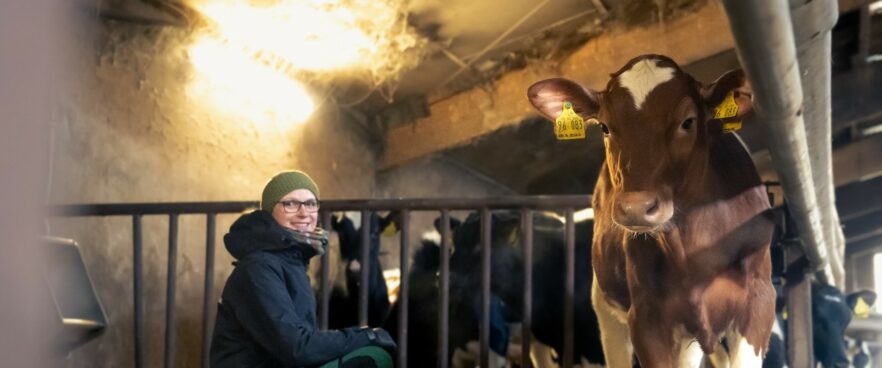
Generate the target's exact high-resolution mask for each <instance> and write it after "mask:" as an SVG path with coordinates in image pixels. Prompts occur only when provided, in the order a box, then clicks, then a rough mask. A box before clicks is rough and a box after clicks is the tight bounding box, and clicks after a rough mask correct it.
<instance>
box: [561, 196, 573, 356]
mask: <svg viewBox="0 0 882 368" xmlns="http://www.w3.org/2000/svg"><path fill="white" fill-rule="evenodd" d="M573 212H574V211H573V209H572V208H567V210H566V219H567V223H566V230H565V231H566V240H567V248H566V251H567V253H566V256H565V257H564V261H566V265H565V266H564V270H565V271H564V277H565V279H564V300H563V302H564V356H563V367H564V368H572V367H573V324H574V321H575V315H574V314H573V304H574V300H575V291H574V290H575V288H576V222H575V221H574V220H573Z"/></svg>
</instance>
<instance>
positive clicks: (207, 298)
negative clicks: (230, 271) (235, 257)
mask: <svg viewBox="0 0 882 368" xmlns="http://www.w3.org/2000/svg"><path fill="white" fill-rule="evenodd" d="M216 220H217V215H216V214H214V213H209V214H206V215H205V285H204V287H203V288H202V290H203V291H202V367H204V368H209V363H210V361H211V359H210V357H209V352H210V350H211V331H212V328H211V311H213V310H214V308H216V305H215V303H214V302H213V299H214V241H215V233H216V232H217V231H216V227H217V226H216V225H215V224H216Z"/></svg>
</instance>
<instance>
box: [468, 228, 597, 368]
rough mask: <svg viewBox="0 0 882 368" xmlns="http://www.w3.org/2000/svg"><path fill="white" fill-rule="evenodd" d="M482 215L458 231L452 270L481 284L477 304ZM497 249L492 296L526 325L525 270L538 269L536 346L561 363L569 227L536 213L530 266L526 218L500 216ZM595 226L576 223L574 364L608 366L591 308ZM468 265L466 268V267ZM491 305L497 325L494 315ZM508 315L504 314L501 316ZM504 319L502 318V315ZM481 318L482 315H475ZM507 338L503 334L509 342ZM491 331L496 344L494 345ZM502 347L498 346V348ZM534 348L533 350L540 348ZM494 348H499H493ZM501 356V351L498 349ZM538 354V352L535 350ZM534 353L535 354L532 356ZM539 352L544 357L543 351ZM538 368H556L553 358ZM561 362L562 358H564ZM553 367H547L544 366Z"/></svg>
mask: <svg viewBox="0 0 882 368" xmlns="http://www.w3.org/2000/svg"><path fill="white" fill-rule="evenodd" d="M480 225H481V224H480V216H478V214H477V213H473V214H471V215H470V216H469V217H468V218H467V219H466V220H465V221H464V222H463V224H462V225H461V226H459V227H458V228H457V229H456V232H455V234H454V241H455V243H456V252H454V256H453V258H452V259H451V265H453V266H452V269H453V270H454V272H455V275H456V276H460V275H464V276H465V277H464V279H466V280H474V282H475V283H476V285H475V286H474V287H470V288H467V290H471V292H472V295H473V297H472V298H473V299H474V300H480V285H479V284H477V283H479V282H480V278H481V266H480V258H481V247H480V229H481V226H480ZM491 225H492V237H491V244H492V247H493V250H492V257H491V267H492V271H491V274H492V277H491V292H492V294H493V295H494V297H496V298H498V299H499V300H501V301H502V305H504V306H505V310H508V311H509V312H510V314H511V315H512V318H509V320H511V319H514V320H516V321H520V320H521V319H522V318H523V307H522V306H523V286H524V285H523V283H522V282H520V280H523V279H524V271H525V269H526V267H528V266H530V267H532V270H533V288H532V293H533V298H532V308H531V310H532V313H531V317H532V321H533V323H532V331H531V332H532V333H533V336H534V337H535V340H534V341H538V342H539V343H541V344H543V345H546V346H548V347H549V348H551V349H553V350H555V351H556V352H557V357H558V358H561V357H562V355H563V347H564V341H563V339H564V321H563V319H564V303H563V302H564V285H565V283H564V276H565V275H564V271H565V269H566V267H565V263H564V262H565V260H566V243H565V239H564V222H563V221H561V219H560V218H558V217H557V216H556V215H553V214H548V213H543V212H535V213H534V214H533V226H532V230H533V255H532V259H533V262H532V264H531V265H526V264H525V263H524V259H523V256H522V255H523V251H522V249H521V238H522V236H523V234H522V232H521V216H520V214H519V213H517V212H494V213H493V215H492V216H491ZM592 225H593V222H591V221H581V222H576V224H575V238H576V244H575V260H574V263H575V272H576V275H575V285H574V304H575V316H574V317H575V320H574V324H573V326H572V327H573V329H574V330H573V335H574V336H573V337H574V341H573V342H574V346H573V347H574V349H573V361H574V362H577V363H578V362H582V363H594V364H603V353H602V351H601V347H600V345H601V344H600V336H599V331H598V327H597V316H596V315H595V313H594V310H593V309H592V307H591V249H590V247H591V237H592V236H591V235H592V232H593V230H592ZM463 266H465V267H463ZM492 306H493V304H492V302H491V326H492V325H493V323H492V322H493V321H494V319H493V318H492V317H493V315H494V313H493V312H494V310H493V309H492ZM498 312H500V313H501V312H503V311H498ZM497 314H499V313H497ZM475 315H476V316H479V311H475ZM504 335H505V334H497V336H499V337H500V338H506V336H504ZM492 337H493V332H491V343H492V342H493V338H492ZM497 346H498V345H497ZM538 346H539V345H538V344H535V343H534V344H532V345H531V348H536V347H538ZM491 347H493V345H492V344H491ZM495 350H496V351H497V352H499V350H500V349H498V348H497V349H495ZM534 352H535V351H534ZM531 353H533V352H531ZM537 353H538V352H537ZM533 357H534V358H536V359H537V361H536V362H535V363H536V364H537V365H538V366H545V365H552V364H556V363H555V362H552V361H551V359H552V358H551V356H550V355H549V356H539V354H534V355H533ZM558 360H559V359H558ZM543 362H544V363H547V364H543Z"/></svg>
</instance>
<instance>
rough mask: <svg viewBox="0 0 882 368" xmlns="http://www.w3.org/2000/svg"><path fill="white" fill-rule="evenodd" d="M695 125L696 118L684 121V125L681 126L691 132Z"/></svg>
mask: <svg viewBox="0 0 882 368" xmlns="http://www.w3.org/2000/svg"><path fill="white" fill-rule="evenodd" d="M693 124H695V118H688V119H686V120H683V124H681V125H680V126H681V127H682V128H683V129H685V130H689V129H692V125H693Z"/></svg>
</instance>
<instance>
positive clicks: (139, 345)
mask: <svg viewBox="0 0 882 368" xmlns="http://www.w3.org/2000/svg"><path fill="white" fill-rule="evenodd" d="M132 245H133V246H132V279H133V280H132V293H133V294H134V299H135V300H134V301H133V303H134V307H135V308H134V309H135V311H134V314H135V368H143V367H144V342H145V341H146V338H145V335H144V334H145V332H146V330H145V329H144V245H143V236H142V231H141V215H139V214H138V215H134V216H132Z"/></svg>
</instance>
